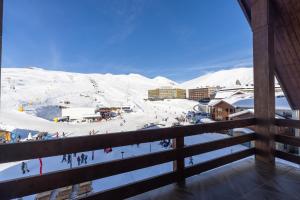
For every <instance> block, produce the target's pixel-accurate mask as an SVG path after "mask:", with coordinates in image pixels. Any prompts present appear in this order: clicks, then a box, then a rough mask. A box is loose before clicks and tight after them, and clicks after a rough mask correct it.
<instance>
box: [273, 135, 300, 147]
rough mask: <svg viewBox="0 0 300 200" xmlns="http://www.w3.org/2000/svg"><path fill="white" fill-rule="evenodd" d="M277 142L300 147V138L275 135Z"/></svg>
mask: <svg viewBox="0 0 300 200" xmlns="http://www.w3.org/2000/svg"><path fill="white" fill-rule="evenodd" d="M275 141H276V142H280V143H282V144H288V145H292V146H295V147H300V137H295V136H288V135H280V134H277V135H275Z"/></svg>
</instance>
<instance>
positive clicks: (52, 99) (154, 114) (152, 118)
mask: <svg viewBox="0 0 300 200" xmlns="http://www.w3.org/2000/svg"><path fill="white" fill-rule="evenodd" d="M176 85H177V83H176V82H174V81H171V80H169V79H167V78H164V77H156V78H153V79H150V78H146V77H144V76H141V75H138V74H129V75H112V74H80V73H70V72H61V71H49V70H43V69H40V68H4V69H3V78H2V102H1V103H2V108H1V111H0V112H1V113H0V129H1V128H2V129H6V130H14V129H16V128H19V129H27V130H35V131H45V132H49V133H52V134H54V133H55V132H57V131H58V132H60V133H61V132H66V133H68V134H70V135H85V134H88V132H89V131H91V130H92V129H94V130H95V131H98V132H99V133H106V132H119V131H129V130H137V129H140V128H142V127H143V126H144V125H145V124H147V123H160V122H161V120H162V119H163V118H169V120H168V122H167V123H164V124H165V125H166V126H171V125H172V123H174V122H176V121H175V118H176V117H179V116H181V115H182V114H183V112H187V111H188V110H192V109H193V107H194V106H195V105H196V104H197V102H194V101H189V100H184V99H181V100H179V99H177V100H166V101H160V102H149V101H145V100H144V99H145V98H147V91H148V89H153V88H157V87H162V86H176ZM65 102H68V104H64V103H65ZM20 105H23V108H24V111H25V112H18V107H19V106H20ZM58 105H66V106H70V107H94V108H96V107H97V106H100V107H101V106H108V107H110V106H116V107H119V106H128V105H129V106H131V107H132V108H133V109H134V112H133V113H130V114H126V115H124V116H122V117H117V118H115V119H114V120H112V121H108V122H105V121H104V122H101V123H100V124H99V123H79V124H76V123H54V122H53V121H52V120H53V117H59V116H60V115H59V113H58V112H59V110H60V109H58ZM47 119H48V120H47ZM124 119H125V120H126V124H124V125H122V126H120V124H121V123H122V121H123V120H124Z"/></svg>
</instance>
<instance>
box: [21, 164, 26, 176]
mask: <svg viewBox="0 0 300 200" xmlns="http://www.w3.org/2000/svg"><path fill="white" fill-rule="evenodd" d="M21 170H22V172H23V174H25V163H24V162H22V165H21Z"/></svg>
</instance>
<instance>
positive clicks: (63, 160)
mask: <svg viewBox="0 0 300 200" xmlns="http://www.w3.org/2000/svg"><path fill="white" fill-rule="evenodd" d="M61 162H62V163H63V162H67V156H66V154H64V155H63V158H62V160H61Z"/></svg>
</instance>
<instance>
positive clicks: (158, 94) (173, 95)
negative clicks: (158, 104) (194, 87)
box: [148, 87, 186, 100]
mask: <svg viewBox="0 0 300 200" xmlns="http://www.w3.org/2000/svg"><path fill="white" fill-rule="evenodd" d="M185 98H186V90H185V89H180V88H172V87H162V88H157V89H153V90H148V99H150V100H162V99H185Z"/></svg>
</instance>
